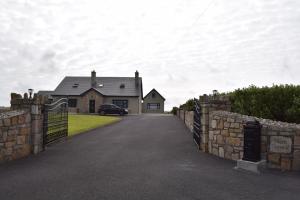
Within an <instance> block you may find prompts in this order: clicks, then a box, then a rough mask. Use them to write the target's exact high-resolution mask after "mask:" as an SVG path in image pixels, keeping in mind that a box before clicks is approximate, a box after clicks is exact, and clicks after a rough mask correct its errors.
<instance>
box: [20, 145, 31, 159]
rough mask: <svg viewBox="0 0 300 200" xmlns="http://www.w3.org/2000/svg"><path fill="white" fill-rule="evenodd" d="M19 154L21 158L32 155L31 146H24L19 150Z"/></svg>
mask: <svg viewBox="0 0 300 200" xmlns="http://www.w3.org/2000/svg"><path fill="white" fill-rule="evenodd" d="M17 153H18V154H19V155H18V156H19V157H25V156H28V155H29V154H30V153H31V146H30V145H29V144H26V145H23V146H22V148H21V149H18V151H17Z"/></svg>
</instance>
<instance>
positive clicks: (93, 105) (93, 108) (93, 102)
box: [89, 100, 95, 113]
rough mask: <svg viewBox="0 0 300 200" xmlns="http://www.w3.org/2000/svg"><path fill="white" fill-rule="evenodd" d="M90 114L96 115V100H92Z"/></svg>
mask: <svg viewBox="0 0 300 200" xmlns="http://www.w3.org/2000/svg"><path fill="white" fill-rule="evenodd" d="M89 108H90V109H89V110H90V113H95V100H90V106H89Z"/></svg>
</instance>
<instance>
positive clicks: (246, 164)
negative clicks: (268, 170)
mask: <svg viewBox="0 0 300 200" xmlns="http://www.w3.org/2000/svg"><path fill="white" fill-rule="evenodd" d="M265 166H266V161H265V160H262V161H259V162H251V161H246V160H237V166H236V167H235V169H237V170H246V171H251V172H254V173H260V170H261V169H263V168H265Z"/></svg>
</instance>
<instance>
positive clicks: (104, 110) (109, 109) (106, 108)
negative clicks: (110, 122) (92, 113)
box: [98, 104, 128, 115]
mask: <svg viewBox="0 0 300 200" xmlns="http://www.w3.org/2000/svg"><path fill="white" fill-rule="evenodd" d="M98 113H99V114H100V115H106V114H118V115H125V114H128V110H127V109H124V108H120V107H119V106H116V105H114V104H102V105H101V106H100V108H99V109H98Z"/></svg>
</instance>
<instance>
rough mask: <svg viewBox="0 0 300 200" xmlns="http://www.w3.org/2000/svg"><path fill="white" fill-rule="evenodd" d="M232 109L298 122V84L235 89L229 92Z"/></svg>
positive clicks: (299, 87)
mask: <svg viewBox="0 0 300 200" xmlns="http://www.w3.org/2000/svg"><path fill="white" fill-rule="evenodd" d="M229 95H230V100H231V103H232V108H231V109H232V111H233V112H237V113H241V114H245V115H252V116H256V117H261V118H266V119H272V120H277V121H285V122H290V123H300V86H295V85H273V86H272V87H262V88H258V87H256V86H253V85H252V86H250V87H248V88H243V89H237V90H235V91H234V92H231V93H229Z"/></svg>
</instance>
